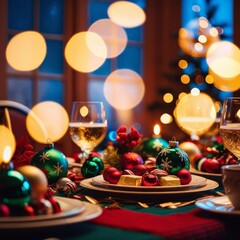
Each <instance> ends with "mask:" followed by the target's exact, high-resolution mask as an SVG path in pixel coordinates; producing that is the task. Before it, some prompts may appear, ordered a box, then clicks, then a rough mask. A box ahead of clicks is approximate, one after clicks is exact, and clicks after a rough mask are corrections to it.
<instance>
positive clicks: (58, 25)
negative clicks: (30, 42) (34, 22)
mask: <svg viewBox="0 0 240 240" xmlns="http://www.w3.org/2000/svg"><path fill="white" fill-rule="evenodd" d="M40 31H41V32H43V33H53V34H62V33H63V1H62V0H51V1H49V0H40Z"/></svg>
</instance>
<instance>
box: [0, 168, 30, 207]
mask: <svg viewBox="0 0 240 240" xmlns="http://www.w3.org/2000/svg"><path fill="white" fill-rule="evenodd" d="M30 196H31V186H30V184H29V182H28V181H27V179H26V178H25V177H24V176H23V175H22V174H21V173H20V172H18V171H16V170H14V169H13V168H9V169H2V168H1V169H0V203H3V204H6V205H8V206H10V207H11V206H18V207H23V206H24V205H26V204H28V203H29V201H30Z"/></svg>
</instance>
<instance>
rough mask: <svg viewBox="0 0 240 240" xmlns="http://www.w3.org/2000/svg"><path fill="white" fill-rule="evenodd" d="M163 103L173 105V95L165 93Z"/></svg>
mask: <svg viewBox="0 0 240 240" xmlns="http://www.w3.org/2000/svg"><path fill="white" fill-rule="evenodd" d="M163 101H164V102H166V103H171V102H172V101H173V95H172V94H171V93H165V94H164V95H163Z"/></svg>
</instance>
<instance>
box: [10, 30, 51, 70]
mask: <svg viewBox="0 0 240 240" xmlns="http://www.w3.org/2000/svg"><path fill="white" fill-rule="evenodd" d="M46 52H47V45H46V41H45V39H44V37H43V36H42V35H41V34H40V33H38V32H35V31H25V32H21V33H18V34H16V35H15V36H13V37H12V39H11V40H10V41H9V43H8V45H7V48H6V59H7V62H8V64H9V65H10V66H11V67H12V68H14V69H15V70H18V71H31V70H34V69H36V68H38V67H39V66H40V65H41V64H42V62H43V60H44V59H45V56H46Z"/></svg>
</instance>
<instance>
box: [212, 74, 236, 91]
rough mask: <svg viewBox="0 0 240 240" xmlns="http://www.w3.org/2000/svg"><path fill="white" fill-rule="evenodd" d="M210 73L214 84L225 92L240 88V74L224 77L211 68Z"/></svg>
mask: <svg viewBox="0 0 240 240" xmlns="http://www.w3.org/2000/svg"><path fill="white" fill-rule="evenodd" d="M209 74H210V76H211V77H212V78H213V85H214V86H215V87H216V88H217V89H219V90H221V91H224V92H235V91H237V90H238V89H239V88H240V74H239V75H237V76H235V77H232V78H224V77H222V76H219V75H218V74H216V73H214V72H213V71H212V70H211V69H209Z"/></svg>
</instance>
